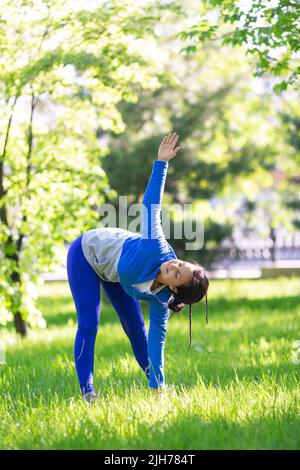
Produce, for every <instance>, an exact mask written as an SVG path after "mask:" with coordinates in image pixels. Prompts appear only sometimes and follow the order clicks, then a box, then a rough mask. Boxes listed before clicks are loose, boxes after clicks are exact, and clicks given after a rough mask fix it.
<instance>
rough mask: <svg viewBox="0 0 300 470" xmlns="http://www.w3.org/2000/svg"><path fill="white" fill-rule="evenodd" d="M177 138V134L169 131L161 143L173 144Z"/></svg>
mask: <svg viewBox="0 0 300 470" xmlns="http://www.w3.org/2000/svg"><path fill="white" fill-rule="evenodd" d="M178 139H179V135H178V134H177V133H176V132H173V133H172V132H169V134H168V135H166V136H165V137H164V139H163V141H162V143H163V144H168V145H175V144H176V142H177V140H178Z"/></svg>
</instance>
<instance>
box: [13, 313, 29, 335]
mask: <svg viewBox="0 0 300 470" xmlns="http://www.w3.org/2000/svg"><path fill="white" fill-rule="evenodd" d="M14 325H15V328H16V332H17V333H19V334H20V335H21V336H22V337H23V338H25V336H27V333H28V327H27V323H26V321H25V320H23V318H22V317H21V314H20V312H17V313H15V314H14Z"/></svg>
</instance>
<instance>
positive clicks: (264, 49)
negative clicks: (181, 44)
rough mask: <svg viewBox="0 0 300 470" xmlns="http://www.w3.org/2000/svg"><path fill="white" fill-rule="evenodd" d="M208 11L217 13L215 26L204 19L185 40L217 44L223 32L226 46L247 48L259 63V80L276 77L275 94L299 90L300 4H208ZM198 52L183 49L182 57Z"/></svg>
mask: <svg viewBox="0 0 300 470" xmlns="http://www.w3.org/2000/svg"><path fill="white" fill-rule="evenodd" d="M203 4H204V5H205V6H206V8H207V9H208V11H211V10H213V11H215V10H216V11H217V12H218V19H217V20H216V21H215V24H212V21H213V20H211V21H208V20H207V19H206V18H205V15H204V17H203V16H202V17H200V19H199V21H198V22H197V24H195V25H193V26H192V27H191V28H190V31H182V32H181V33H180V34H179V35H180V37H181V38H182V39H183V40H191V39H193V40H194V41H200V42H203V43H204V42H206V41H210V40H217V39H218V37H217V34H218V33H219V32H221V33H222V34H221V38H222V43H223V44H230V45H232V46H245V49H246V53H247V54H251V55H253V56H254V58H255V62H256V72H255V75H256V76H261V75H265V74H268V75H273V76H274V77H278V78H279V79H280V82H279V83H276V84H275V85H274V88H273V89H274V91H275V92H276V93H280V92H282V91H283V90H286V89H287V88H288V87H289V86H291V85H293V86H299V71H300V67H299V50H300V41H299V36H300V26H299V15H300V8H299V2H295V1H291V0H278V1H277V2H271V3H270V1H269V0H263V1H252V2H248V4H249V5H248V4H246V5H243V2H240V4H239V2H235V1H234V0H228V1H226V2H224V1H222V0H205V1H204V2H203ZM195 51H196V46H195V44H193V45H188V46H187V47H186V48H182V49H181V52H182V53H185V52H187V53H189V54H190V53H191V52H195Z"/></svg>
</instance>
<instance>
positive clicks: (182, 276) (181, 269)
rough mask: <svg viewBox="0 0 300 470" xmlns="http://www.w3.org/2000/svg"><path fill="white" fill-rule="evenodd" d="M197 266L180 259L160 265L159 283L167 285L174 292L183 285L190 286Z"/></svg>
mask: <svg viewBox="0 0 300 470" xmlns="http://www.w3.org/2000/svg"><path fill="white" fill-rule="evenodd" d="M195 269H196V266H195V265H194V264H193V263H188V262H187V261H182V260H180V259H171V260H169V261H166V262H165V263H162V264H161V265H160V274H159V276H158V278H157V279H158V281H159V282H161V283H162V284H166V285H167V286H169V287H170V289H171V290H172V291H174V292H177V287H178V286H181V285H182V284H188V283H189V282H190V281H191V280H192V278H193V271H194V270H195Z"/></svg>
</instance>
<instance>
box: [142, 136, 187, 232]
mask: <svg viewBox="0 0 300 470" xmlns="http://www.w3.org/2000/svg"><path fill="white" fill-rule="evenodd" d="M178 139H179V135H178V134H176V133H175V132H174V133H173V134H172V133H171V132H170V133H169V134H168V135H167V136H166V137H164V139H163V141H162V143H161V144H160V146H159V149H158V157H157V160H154V162H153V167H152V173H151V177H150V180H149V182H148V185H147V188H146V191H145V194H144V197H143V201H142V224H141V225H142V227H141V236H142V238H159V237H161V236H164V234H163V230H162V226H161V220H160V213H161V203H162V197H163V192H164V187H165V181H166V177H167V171H168V165H169V164H168V162H169V160H171V159H172V158H174V157H175V156H176V155H177V153H178V151H179V150H180V148H181V147H177V148H175V150H174V147H175V145H176V143H177V140H178Z"/></svg>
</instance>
